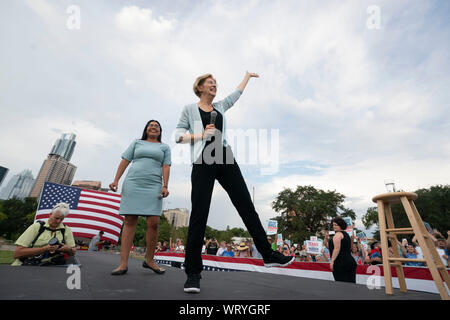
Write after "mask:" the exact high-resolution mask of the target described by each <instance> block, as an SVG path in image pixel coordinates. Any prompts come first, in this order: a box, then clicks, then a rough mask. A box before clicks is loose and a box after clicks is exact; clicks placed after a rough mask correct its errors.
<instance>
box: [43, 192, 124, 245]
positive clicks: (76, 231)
mask: <svg viewBox="0 0 450 320" xmlns="http://www.w3.org/2000/svg"><path fill="white" fill-rule="evenodd" d="M119 208H120V195H118V194H113V193H107V192H100V191H93V190H85V189H82V190H81V194H80V199H79V200H78V208H77V209H76V210H73V209H71V210H70V212H69V214H68V215H67V216H66V218H65V219H64V224H65V225H67V226H69V227H70V229H71V230H72V233H73V235H74V237H83V238H92V237H93V236H95V235H97V234H98V233H99V232H100V230H103V232H104V234H103V238H104V239H106V240H108V241H111V242H113V243H116V244H117V241H118V240H119V236H120V230H121V228H122V223H123V217H122V216H120V215H119ZM50 212H51V209H46V210H39V211H38V212H36V217H35V220H44V221H45V220H47V219H48V216H49V214H50Z"/></svg>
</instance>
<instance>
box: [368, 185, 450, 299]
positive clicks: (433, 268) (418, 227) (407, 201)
mask: <svg viewBox="0 0 450 320" xmlns="http://www.w3.org/2000/svg"><path fill="white" fill-rule="evenodd" d="M417 198H418V196H417V194H415V193H412V192H391V193H383V194H380V195H377V196H375V197H374V198H373V199H372V201H373V202H375V203H376V204H377V205H378V220H379V224H380V238H381V250H382V255H383V270H384V281H385V285H386V294H393V293H394V292H393V290H392V275H391V268H390V263H391V262H392V263H393V264H394V265H395V268H396V271H397V278H398V282H399V284H400V291H402V292H406V291H407V290H406V281H405V274H404V273H403V267H402V262H408V261H411V262H422V263H426V264H427V266H428V269H429V270H430V272H431V275H432V277H433V280H434V282H435V283H436V287H437V289H438V291H439V294H440V295H441V298H442V299H443V300H450V298H449V294H448V291H447V289H446V288H445V285H444V283H443V281H442V278H443V279H444V281H445V283H446V284H447V287H448V288H450V276H449V274H448V272H447V269H446V268H445V266H444V264H443V263H442V260H441V257H439V254H438V253H437V250H436V247H435V246H434V243H433V241H432V240H431V238H430V236H429V235H430V234H429V233H428V231H427V229H426V228H425V225H424V224H423V221H422V218H421V217H420V215H419V212H418V211H417V208H416V206H415V205H414V202H413V201H414V200H416V199H417ZM393 203H401V204H402V205H403V208H404V209H405V211H406V214H407V216H408V219H409V222H410V223H411V226H412V228H395V226H394V220H393V218H392V211H391V204H393ZM386 220H387V226H388V228H386ZM397 234H415V235H416V238H417V241H418V242H419V246H420V248H421V249H422V253H423V256H424V258H425V259H407V258H401V257H400V253H399V251H398V246H397V241H398V240H397ZM388 238H389V240H390V241H391V244H392V251H393V253H394V257H393V258H390V257H389V250H388ZM441 276H442V278H441Z"/></svg>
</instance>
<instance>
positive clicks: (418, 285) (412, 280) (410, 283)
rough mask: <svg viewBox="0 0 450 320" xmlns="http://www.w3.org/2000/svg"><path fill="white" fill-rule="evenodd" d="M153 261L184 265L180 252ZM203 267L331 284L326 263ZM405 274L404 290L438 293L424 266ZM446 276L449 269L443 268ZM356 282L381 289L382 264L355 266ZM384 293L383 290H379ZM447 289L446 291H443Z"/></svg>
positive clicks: (249, 261)
mask: <svg viewBox="0 0 450 320" xmlns="http://www.w3.org/2000/svg"><path fill="white" fill-rule="evenodd" d="M155 259H157V260H159V259H160V260H162V261H176V262H181V263H183V262H184V259H185V256H184V253H170V252H158V253H155ZM202 260H203V266H205V267H206V266H208V267H213V268H223V269H232V270H241V271H253V272H264V273H273V274H280V275H288V276H295V277H303V278H312V279H320V280H330V281H334V277H333V274H332V273H331V270H330V264H329V263H322V262H293V263H291V264H290V265H289V266H287V267H285V268H280V267H275V268H266V267H264V262H263V260H262V259H254V258H238V257H236V258H232V257H218V256H212V255H202ZM403 272H404V274H405V281H406V287H407V289H408V290H417V291H424V292H431V293H437V294H438V293H439V291H438V290H437V287H436V284H435V283H434V281H433V277H432V275H431V272H430V270H429V269H428V268H427V267H410V266H403ZM447 272H449V274H450V269H449V268H447ZM391 274H392V286H393V287H394V288H400V284H399V282H398V279H397V272H396V270H395V267H394V266H391ZM356 283H357V284H361V285H366V286H371V287H372V286H373V285H375V287H377V286H378V285H379V286H380V288H381V287H384V285H385V283H384V271H383V265H374V266H370V265H363V266H360V265H358V266H357V269H356ZM383 290H384V289H383ZM447 290H449V288H447Z"/></svg>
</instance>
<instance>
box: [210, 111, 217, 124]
mask: <svg viewBox="0 0 450 320" xmlns="http://www.w3.org/2000/svg"><path fill="white" fill-rule="evenodd" d="M216 117H217V111H216V110H213V111H211V121H210V124H215V123H216Z"/></svg>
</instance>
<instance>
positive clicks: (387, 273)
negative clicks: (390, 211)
mask: <svg viewBox="0 0 450 320" xmlns="http://www.w3.org/2000/svg"><path fill="white" fill-rule="evenodd" d="M377 205H378V222H379V225H380V239H381V251H382V255H383V272H384V283H385V288H386V294H394V291H393V290H392V275H391V265H390V264H389V249H388V244H387V235H386V218H385V214H384V203H383V201H381V200H378V201H377ZM387 205H389V204H387Z"/></svg>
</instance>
